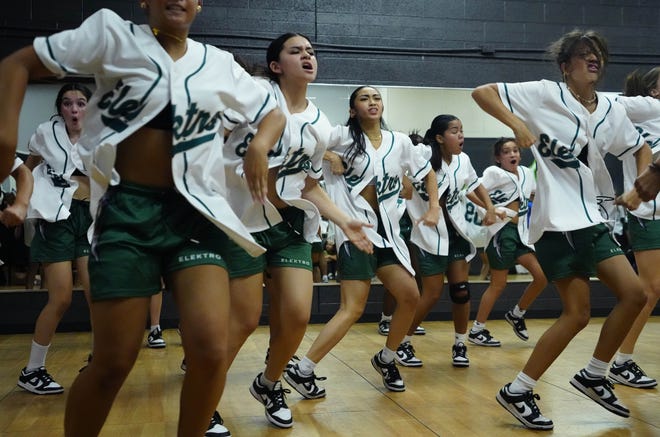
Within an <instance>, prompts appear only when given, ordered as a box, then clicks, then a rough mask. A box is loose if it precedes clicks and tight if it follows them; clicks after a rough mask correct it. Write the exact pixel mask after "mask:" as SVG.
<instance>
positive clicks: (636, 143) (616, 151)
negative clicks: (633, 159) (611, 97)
mask: <svg viewBox="0 0 660 437" xmlns="http://www.w3.org/2000/svg"><path fill="white" fill-rule="evenodd" d="M612 109H613V111H614V113H615V114H614V115H615V116H616V118H614V120H615V123H616V126H615V127H614V129H612V135H613V138H612V139H611V141H610V147H609V149H608V150H607V152H608V153H611V154H612V155H614V156H616V157H617V158H618V159H620V160H623V159H625V158H627V157H629V156H632V154H634V153H635V152H637V151H638V150H639V149H640V148H641V147H642V146H643V145H644V144H645V143H644V137H643V136H642V134H641V133H640V132H639V131H638V130H637V128H635V126H634V125H633V124H632V121H630V119H629V118H628V116H627V115H626V114H625V110H624V109H623V106H621V105H620V104H619V103H617V102H614V103H613V108H612Z"/></svg>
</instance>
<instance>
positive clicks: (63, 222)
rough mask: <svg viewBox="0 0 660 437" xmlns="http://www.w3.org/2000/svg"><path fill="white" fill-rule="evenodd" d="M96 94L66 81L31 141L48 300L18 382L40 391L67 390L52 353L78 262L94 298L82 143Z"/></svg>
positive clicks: (37, 242) (34, 207) (35, 258)
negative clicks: (49, 365)
mask: <svg viewBox="0 0 660 437" xmlns="http://www.w3.org/2000/svg"><path fill="white" fill-rule="evenodd" d="M91 95H92V93H91V91H90V90H89V89H88V88H87V87H85V86H83V85H80V84H76V83H71V84H67V85H64V86H63V87H61V88H60V90H59V92H58V93H57V97H56V99H55V108H56V110H57V115H56V116H53V117H52V118H51V119H50V120H49V121H47V122H45V123H42V124H40V125H39V127H38V128H37V130H36V132H35V133H34V135H32V137H31V138H30V142H29V144H28V150H29V152H30V155H29V156H28V158H27V160H26V166H27V167H28V168H29V169H31V170H32V172H33V177H34V193H33V196H32V197H31V199H30V203H29V207H28V212H27V218H28V219H35V220H36V224H35V226H36V232H35V235H34V238H33V239H32V242H31V246H30V260H31V262H33V263H41V264H42V265H43V269H44V276H45V278H46V289H47V290H48V302H47V303H46V306H45V307H44V308H43V309H42V310H41V313H39V317H38V318H37V322H36V324H35V327H34V337H33V339H32V346H31V348H30V358H29V360H28V363H27V365H26V366H25V368H23V370H21V374H20V375H19V378H18V386H19V387H21V388H23V389H25V390H27V391H29V392H32V393H35V394H56V393H62V392H63V391H64V388H63V387H62V386H61V385H60V384H58V383H57V382H56V381H55V380H54V379H53V377H52V376H51V375H50V374H49V373H48V371H47V370H46V355H47V353H48V350H49V348H50V345H51V341H52V339H53V337H54V336H55V331H56V330H57V326H58V324H59V323H60V320H62V316H63V315H64V313H65V312H66V310H67V309H68V308H69V306H70V305H71V298H72V293H73V270H72V269H73V267H74V263H75V268H76V270H77V272H78V278H79V280H80V283H81V284H82V288H83V291H84V293H85V298H86V299H87V301H88V302H89V275H88V273H87V257H88V255H89V241H88V240H87V231H88V229H89V226H90V225H91V223H92V218H91V216H90V213H89V179H88V178H87V176H85V175H84V174H83V173H82V172H81V171H80V170H79V169H80V168H82V167H83V166H82V162H81V161H80V157H79V155H78V151H77V148H76V147H77V146H76V143H77V142H78V139H79V138H80V136H81V135H82V130H83V119H84V117H85V112H86V110H87V100H88V99H89V98H90V96H91Z"/></svg>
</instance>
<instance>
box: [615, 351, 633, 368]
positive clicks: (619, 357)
mask: <svg viewBox="0 0 660 437" xmlns="http://www.w3.org/2000/svg"><path fill="white" fill-rule="evenodd" d="M632 357H633V354H624V353H621V352H618V353H617V354H616V358H614V363H615V364H616V365H617V366H621V365H622V364H624V363H625V362H626V361H628V360H632Z"/></svg>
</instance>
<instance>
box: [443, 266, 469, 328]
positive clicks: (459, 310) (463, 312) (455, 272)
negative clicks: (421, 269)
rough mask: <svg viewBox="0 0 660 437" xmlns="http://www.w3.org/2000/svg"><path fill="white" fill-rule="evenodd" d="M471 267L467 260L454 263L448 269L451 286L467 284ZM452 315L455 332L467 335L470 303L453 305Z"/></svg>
mask: <svg viewBox="0 0 660 437" xmlns="http://www.w3.org/2000/svg"><path fill="white" fill-rule="evenodd" d="M469 269H470V265H469V264H468V263H467V262H466V261H465V260H459V261H454V262H452V263H451V264H449V268H448V269H447V280H448V282H449V284H450V287H451V284H457V283H460V282H467V280H468V272H469ZM451 314H452V318H453V319H454V331H456V332H457V333H459V334H465V333H466V332H467V329H468V322H469V321H470V302H469V301H468V302H467V303H454V302H452V304H451Z"/></svg>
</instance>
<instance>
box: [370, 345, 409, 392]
mask: <svg viewBox="0 0 660 437" xmlns="http://www.w3.org/2000/svg"><path fill="white" fill-rule="evenodd" d="M371 365H372V366H374V369H376V371H377V372H378V373H380V376H382V377H383V385H385V388H387V389H388V390H390V391H406V385H405V384H404V383H403V379H402V378H401V374H399V369H397V367H396V363H395V362H394V360H392V362H391V363H384V362H382V361H381V359H380V352H378V353H376V355H374V356H373V358H371Z"/></svg>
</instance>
